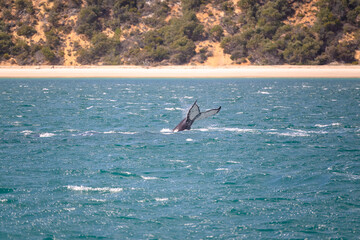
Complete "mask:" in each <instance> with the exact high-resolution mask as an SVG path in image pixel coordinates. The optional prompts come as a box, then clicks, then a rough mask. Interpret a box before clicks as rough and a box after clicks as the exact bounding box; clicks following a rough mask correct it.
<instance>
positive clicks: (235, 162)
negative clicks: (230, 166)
mask: <svg viewBox="0 0 360 240" xmlns="http://www.w3.org/2000/svg"><path fill="white" fill-rule="evenodd" d="M227 163H234V164H237V163H240V162H237V161H227Z"/></svg>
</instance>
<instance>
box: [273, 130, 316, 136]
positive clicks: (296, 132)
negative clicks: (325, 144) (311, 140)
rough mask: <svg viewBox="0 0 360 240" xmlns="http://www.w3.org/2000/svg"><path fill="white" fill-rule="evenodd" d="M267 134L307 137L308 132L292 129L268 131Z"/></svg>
mask: <svg viewBox="0 0 360 240" xmlns="http://www.w3.org/2000/svg"><path fill="white" fill-rule="evenodd" d="M269 134H273V135H278V136H284V137H309V136H310V135H309V133H308V132H306V131H294V132H269Z"/></svg>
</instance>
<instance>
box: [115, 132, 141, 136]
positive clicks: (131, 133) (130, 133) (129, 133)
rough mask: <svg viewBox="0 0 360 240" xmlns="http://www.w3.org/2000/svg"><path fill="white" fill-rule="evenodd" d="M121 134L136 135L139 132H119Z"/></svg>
mask: <svg viewBox="0 0 360 240" xmlns="http://www.w3.org/2000/svg"><path fill="white" fill-rule="evenodd" d="M119 133H120V134H125V135H134V134H137V132H119Z"/></svg>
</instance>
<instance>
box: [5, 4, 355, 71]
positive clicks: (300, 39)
mask: <svg viewBox="0 0 360 240" xmlns="http://www.w3.org/2000/svg"><path fill="white" fill-rule="evenodd" d="M234 2H236V4H234ZM310 3H312V1H311V0H300V1H293V0H238V1H232V0H69V1H61V0H48V1H47V4H44V3H43V4H41V5H40V6H36V7H35V6H34V5H35V4H33V1H31V0H15V1H9V0H0V7H1V9H2V10H1V14H0V61H12V62H13V63H16V64H20V65H23V64H63V63H64V58H65V56H66V54H70V53H68V52H67V51H65V48H66V47H67V48H68V47H69V46H68V44H69V41H68V42H67V38H69V34H76V35H77V36H79V39H81V41H82V42H85V43H87V44H84V43H82V44H80V42H79V41H80V40H71V39H70V40H71V42H70V44H71V48H72V50H73V51H75V52H76V61H77V62H78V63H79V64H137V65H167V64H187V63H190V62H201V63H202V62H204V61H205V60H206V59H207V57H208V56H211V52H208V51H209V50H208V49H209V48H208V47H202V48H201V47H197V46H198V45H199V43H201V42H204V41H207V42H209V43H210V46H211V43H218V44H219V43H221V47H222V48H223V51H224V53H227V54H230V56H231V59H232V60H233V61H234V62H235V63H242V62H246V61H250V62H251V63H253V64H329V63H332V62H338V63H357V62H356V59H355V50H359V49H360V30H359V29H360V1H359V0H318V1H316V5H315V6H316V9H317V11H316V13H314V14H313V15H314V16H315V18H316V19H315V20H314V21H313V22H311V23H304V22H301V23H298V22H297V21H293V22H290V21H289V19H301V18H302V17H304V13H303V12H302V13H301V14H300V13H299V11H298V10H299V9H298V8H299V6H300V7H301V6H302V5H301V4H310ZM210 6H211V8H210ZM213 11H215V12H222V14H220V15H217V18H216V17H215V16H214V13H213ZM309 11H310V10H309ZM200 13H201V14H207V15H206V16H207V19H209V20H211V21H212V22H213V24H209V23H205V21H204V19H200V18H199V14H200ZM305 14H306V13H305ZM219 16H220V17H219ZM39 29H40V30H39ZM39 39H40V40H39ZM68 51H69V50H68Z"/></svg>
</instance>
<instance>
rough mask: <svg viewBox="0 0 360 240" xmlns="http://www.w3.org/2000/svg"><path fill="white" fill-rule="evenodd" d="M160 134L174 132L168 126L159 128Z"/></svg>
mask: <svg viewBox="0 0 360 240" xmlns="http://www.w3.org/2000/svg"><path fill="white" fill-rule="evenodd" d="M160 132H161V133H162V134H173V133H174V132H173V131H172V130H171V129H169V128H163V129H161V130H160Z"/></svg>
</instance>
